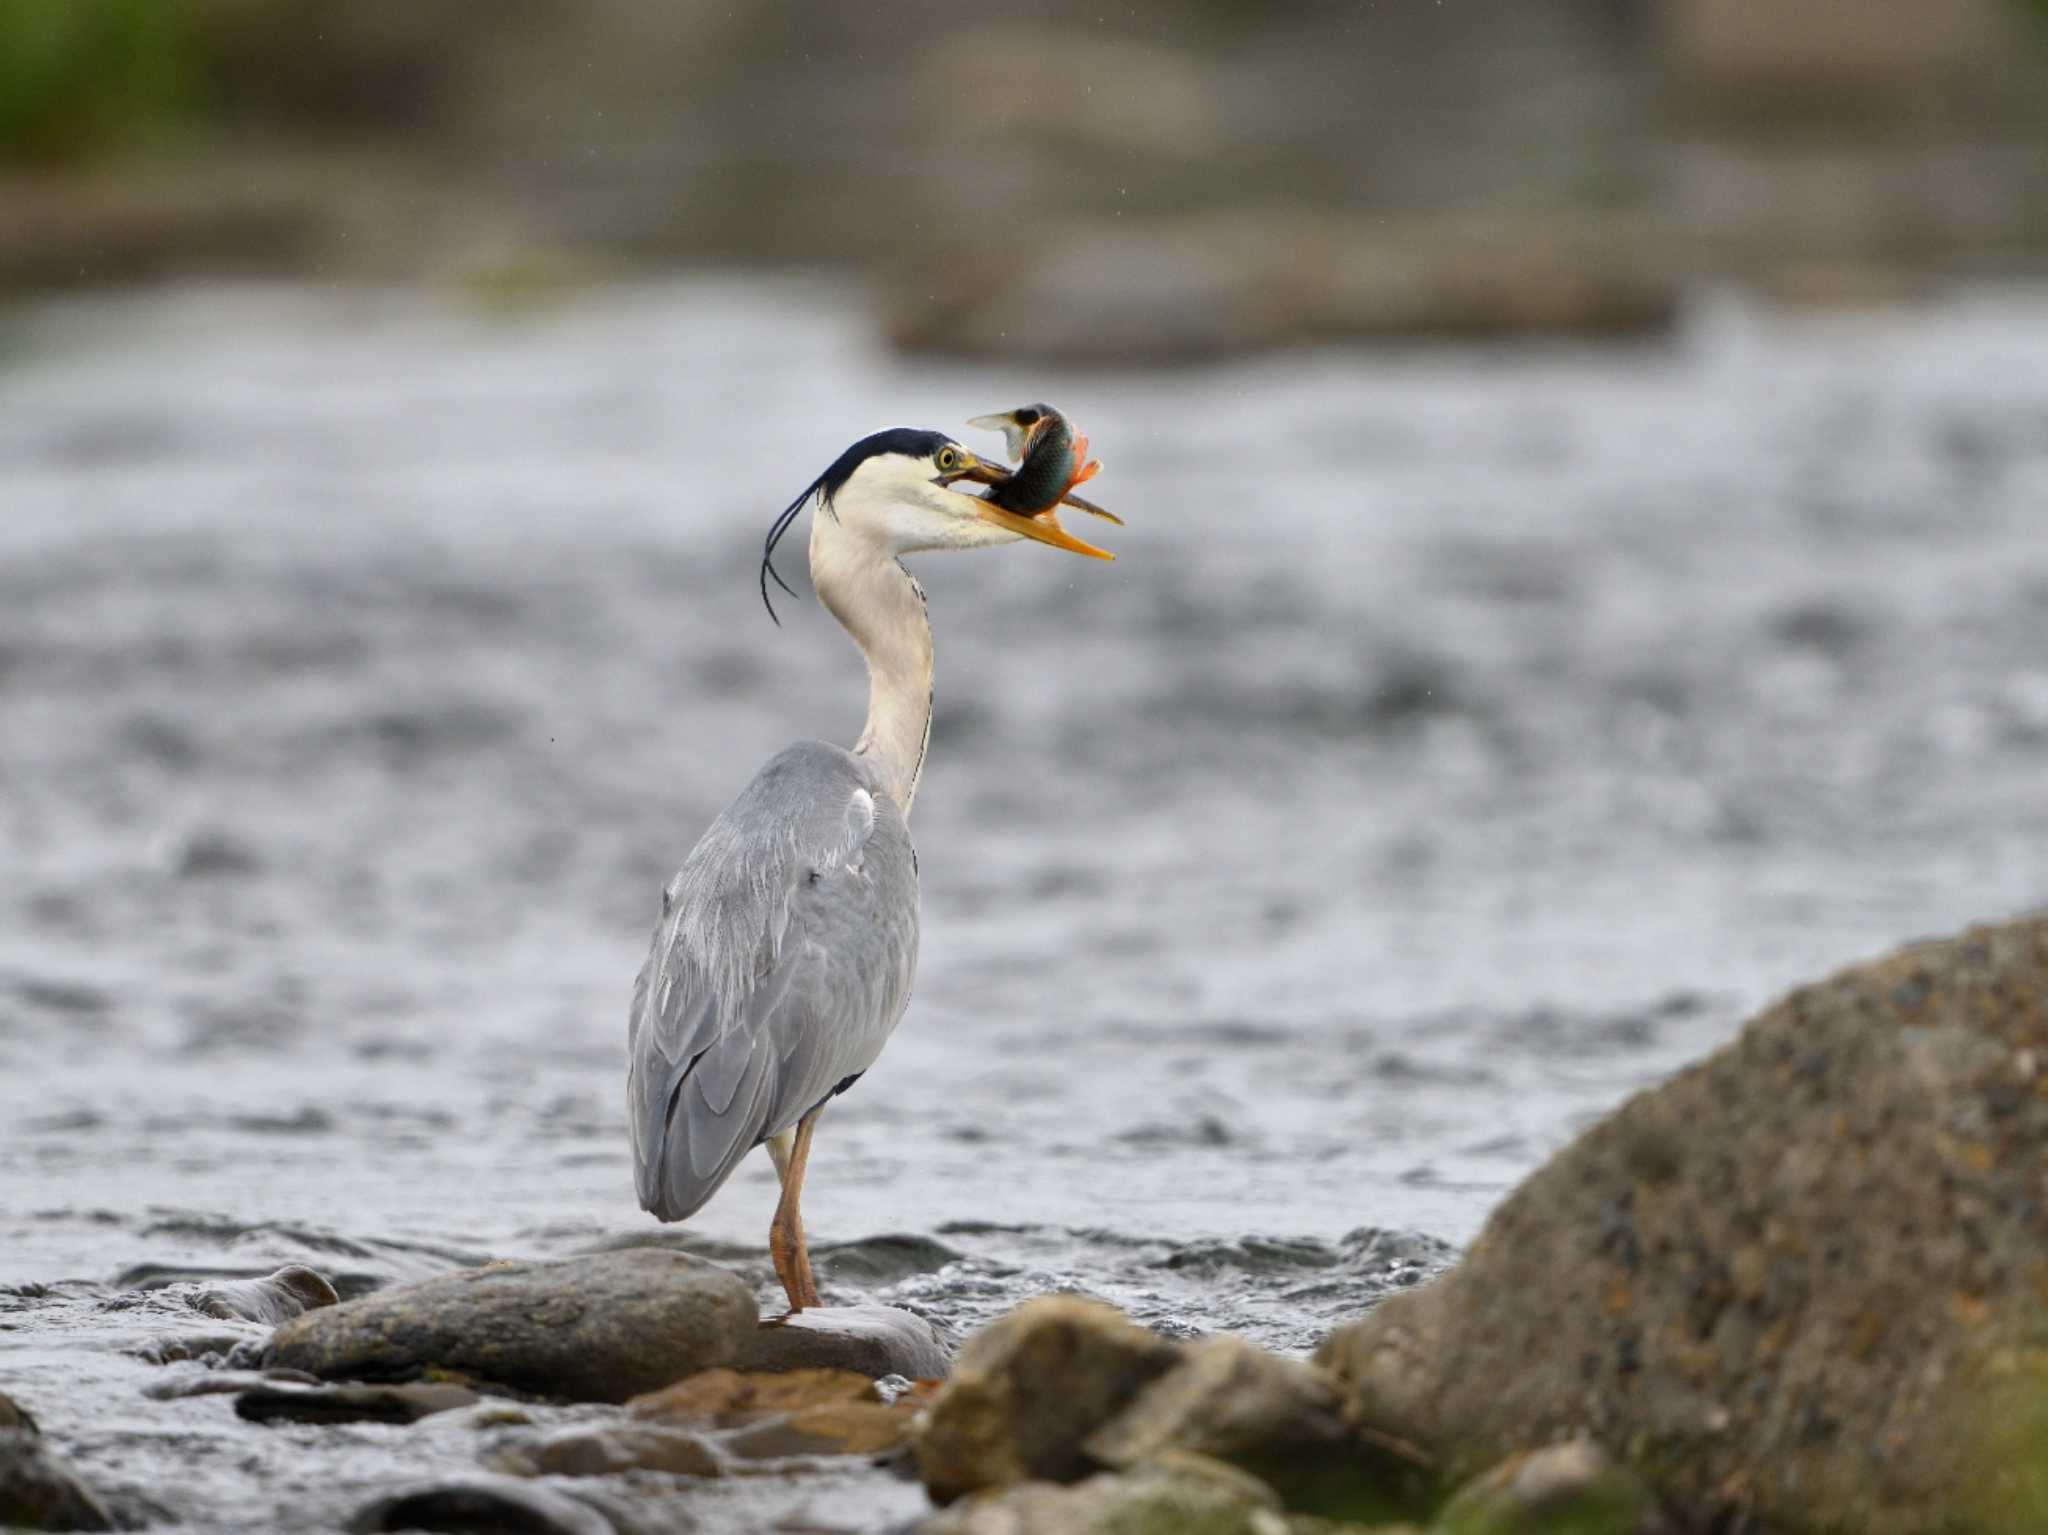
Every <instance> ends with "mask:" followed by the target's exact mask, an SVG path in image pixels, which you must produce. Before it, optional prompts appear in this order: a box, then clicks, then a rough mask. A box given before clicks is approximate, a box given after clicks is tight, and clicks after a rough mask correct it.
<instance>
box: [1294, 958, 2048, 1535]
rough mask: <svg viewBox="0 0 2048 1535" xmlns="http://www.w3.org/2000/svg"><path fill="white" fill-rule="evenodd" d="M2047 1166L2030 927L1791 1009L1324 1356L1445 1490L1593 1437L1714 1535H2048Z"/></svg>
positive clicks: (2039, 965)
mask: <svg viewBox="0 0 2048 1535" xmlns="http://www.w3.org/2000/svg"><path fill="white" fill-rule="evenodd" d="M2044 1161H2048V918H2041V917H2036V918H2032V919H2029V920H2025V921H2019V922H2014V923H2010V924H2007V925H2004V926H1999V927H1990V928H1980V929H1975V930H1973V931H1971V932H1968V933H1965V934H1964V935H1962V936H1961V937H1960V938H1956V939H1952V940H1948V941H1945V942H1940V943H1933V944H1926V945H1921V946H1916V947H1913V948H1909V949H1906V950H1903V951H1901V952H1899V953H1896V954H1893V955H1890V956H1888V957H1886V958H1884V959H1881V960H1877V961H1875V962H1873V963H1870V964H1866V965H1863V966H1860V967H1858V968H1855V969H1852V970H1848V971H1845V972H1843V973H1842V974H1840V975H1837V976H1835V977H1834V978H1832V979H1830V980H1827V981H1824V982H1821V983H1819V984H1817V985H1813V986H1808V987H1805V988H1802V989H1801V990H1799V991H1796V992H1794V993H1793V994H1792V995H1791V996H1790V997H1788V998H1786V999H1785V1000H1783V1001H1781V1002H1779V1003H1778V1004H1777V1005H1775V1006H1773V1007H1771V1008H1770V1009H1768V1010H1767V1011H1766V1012H1764V1013H1763V1014H1761V1015H1760V1016H1759V1017H1757V1018H1756V1019H1755V1020H1753V1021H1752V1022H1751V1023H1750V1024H1749V1025H1748V1027H1747V1028H1746V1029H1745V1030H1744V1031H1743V1034H1742V1036H1741V1037H1740V1039H1738V1040H1737V1041H1736V1042H1735V1043H1734V1044H1732V1045H1730V1046H1729V1047H1727V1048H1726V1049H1724V1050H1721V1051H1719V1052H1718V1053H1716V1054H1715V1055H1713V1056H1711V1057H1709V1058H1708V1059H1707V1060H1705V1061H1703V1062H1701V1063H1700V1064H1699V1065H1697V1066H1694V1067H1693V1068H1691V1069H1690V1070H1688V1071H1686V1072H1684V1073H1682V1074H1681V1075H1679V1076H1678V1077H1676V1078H1675V1079H1673V1080H1672V1081H1670V1082H1668V1083H1666V1084H1665V1085H1663V1086H1662V1087H1659V1088H1656V1089H1654V1090H1652V1091H1649V1092H1646V1093H1643V1094H1640V1095H1638V1096H1637V1097H1636V1098H1634V1099H1632V1100H1631V1101H1630V1102H1629V1103H1627V1104H1626V1105H1624V1106H1623V1107H1622V1108H1621V1109H1620V1110H1619V1111H1618V1112H1617V1113H1615V1114H1613V1115H1612V1116H1610V1117H1609V1118H1608V1119H1607V1120H1605V1121H1603V1122H1602V1123H1600V1124H1598V1125H1596V1126H1595V1127H1593V1128H1592V1129H1591V1130H1589V1131H1588V1132H1587V1133H1586V1134H1584V1135H1582V1136H1581V1137H1580V1138H1579V1139H1578V1140H1577V1141H1576V1142H1575V1143H1573V1144H1572V1145H1571V1146H1570V1147H1568V1148H1567V1149H1566V1150H1565V1151H1563V1152H1562V1153H1560V1154H1559V1155H1558V1156H1557V1157H1555V1158H1553V1159H1552V1160H1551V1162H1550V1163H1549V1164H1548V1165H1547V1166H1546V1167H1544V1168H1543V1169H1542V1170H1541V1171H1539V1172H1538V1173H1537V1174H1536V1175H1535V1176H1534V1177H1532V1178H1530V1179H1529V1180H1528V1181H1527V1182H1526V1183H1525V1184H1523V1185H1522V1187H1521V1188H1520V1189H1518V1190H1517V1191H1516V1192H1515V1193H1514V1195H1512V1196H1511V1197H1510V1198H1509V1199H1508V1200H1507V1201H1506V1202H1505V1203H1504V1204H1503V1205H1502V1206H1501V1207H1500V1208H1499V1209H1498V1210H1497V1211H1496V1212H1495V1213H1494V1216H1493V1218H1492V1219H1491V1220H1490V1221H1489V1222H1488V1224H1487V1227H1486V1230H1485V1232H1484V1233H1483V1234H1482V1235H1481V1237H1480V1239H1479V1241H1478V1242H1477V1243H1476V1244H1475V1245H1474V1246H1473V1247H1472V1249H1471V1250H1470V1252H1469V1253H1468V1254H1467V1256H1466V1257H1465V1259H1464V1261H1463V1262H1462V1263H1461V1264H1460V1265H1459V1266H1458V1267H1457V1268H1455V1269H1453V1270H1452V1271H1451V1273H1450V1274H1449V1275H1447V1276H1446V1277H1444V1278H1443V1279H1441V1280H1438V1281H1437V1282H1435V1283H1434V1284H1431V1285H1429V1286H1427V1287H1425V1288H1423V1289H1420V1290H1417V1291H1412V1292H1409V1293H1407V1294H1403V1295H1397V1296H1395V1297H1393V1298H1392V1299H1390V1300H1388V1301H1386V1302H1384V1303H1383V1304H1382V1305H1381V1306H1380V1307H1379V1309H1377V1310H1376V1311H1374V1312H1373V1313H1372V1314H1371V1315H1370V1316H1369V1317H1367V1318H1366V1319H1365V1320H1364V1321H1362V1322H1359V1323H1356V1324H1354V1325H1352V1326H1350V1327H1347V1328H1345V1329H1343V1330H1341V1331H1340V1332H1338V1333H1337V1334H1336V1335H1334V1336H1333V1337H1331V1338H1330V1339H1328V1340H1327V1341H1326V1342H1325V1344H1324V1345H1323V1347H1322V1349H1321V1350H1320V1351H1319V1353H1318V1355H1317V1358H1318V1361H1319V1362H1320V1363H1323V1364H1325V1365H1326V1366H1328V1367H1330V1368H1331V1369H1333V1370H1334V1371H1335V1372H1336V1373H1337V1374H1338V1375H1340V1376H1341V1377H1342V1378H1343V1379H1344V1380H1345V1381H1346V1383H1347V1389H1348V1390H1349V1391H1350V1393H1351V1396H1352V1406H1353V1410H1354V1411H1355V1412H1356V1413H1357V1414H1358V1415H1359V1417H1360V1420H1361V1421H1363V1422H1367V1423H1371V1424H1377V1425H1382V1426H1386V1427H1388V1428H1390V1429H1392V1430H1394V1431H1396V1432H1401V1433H1407V1434H1412V1435H1414V1436H1416V1437H1418V1438H1420V1439H1421V1440H1423V1441H1424V1442H1425V1444H1426V1445H1428V1446H1430V1447H1433V1448H1435V1449H1436V1450H1437V1451H1439V1453H1440V1454H1441V1456H1442V1457H1443V1458H1444V1460H1445V1461H1446V1463H1447V1470H1448V1471H1449V1473H1450V1474H1451V1475H1453V1476H1469V1475H1473V1474H1476V1473H1478V1472H1480V1471H1483V1470H1484V1469H1486V1467H1488V1466H1489V1465H1491V1464H1493V1463H1494V1462H1496V1461H1499V1460H1502V1459H1505V1458H1507V1457H1508V1456H1510V1455H1513V1454H1514V1453H1515V1452H1517V1451H1519V1450H1524V1449H1528V1448H1531V1447H1534V1446H1537V1445H1542V1444H1546V1443H1551V1442H1555V1441H1556V1440H1559V1439H1564V1438H1571V1437H1575V1436H1580V1435H1584V1436H1588V1437H1591V1438H1594V1439H1597V1440H1599V1441H1601V1442H1603V1443H1605V1444H1607V1445H1609V1446H1610V1447H1612V1448H1613V1449H1614V1450H1615V1451H1616V1452H1617V1453H1618V1454H1620V1455H1621V1456H1623V1457H1624V1458H1625V1459H1626V1460H1627V1461H1628V1462H1630V1463H1631V1464H1633V1465H1635V1466H1637V1467H1638V1468H1639V1469H1640V1470H1641V1471H1642V1472H1643V1474H1644V1475H1645V1476H1647V1477H1648V1478H1649V1479H1650V1481H1651V1483H1652V1488H1653V1491H1654V1492H1656V1493H1657V1494H1659V1495H1661V1497H1662V1498H1663V1501H1664V1502H1665V1504H1666V1506H1668V1507H1671V1508H1674V1509H1683V1510H1685V1511H1686V1512H1687V1515H1688V1517H1692V1518H1696V1519H1697V1521H1698V1522H1699V1523H1700V1524H1702V1525H1715V1526H1720V1527H1736V1526H1746V1525H1757V1524H1762V1525H1771V1524H1784V1525H1788V1526H1794V1527H1804V1526H1805V1525H1806V1524H1807V1523H1808V1522H1810V1520H1811V1518H1812V1517H1813V1514H1814V1511H1815V1510H1825V1511H1826V1517H1827V1520H1828V1522H1829V1525H1830V1527H1839V1528H1843V1529H1857V1530H1863V1531H1869V1532H1872V1535H1919V1532H1923V1531H1926V1532H1931V1531H1936V1530H1940V1531H1944V1532H1948V1531H1960V1530H1991V1529H2004V1528H2022V1527H2028V1526H2029V1525H2032V1526H2036V1527H2039V1526H2041V1525H2043V1524H2044V1523H2048V1505H2044V1503H2043V1502H2042V1501H2040V1500H2042V1499H2044V1498H2048V1493H2043V1492H2042V1491H2041V1490H2040V1483H2039V1481H2038V1479H2033V1478H2030V1476H2029V1475H2028V1468H2029V1467H2031V1466H2032V1465H2033V1464H2035V1463H2036V1462H2037V1460H2038V1455H2039V1446H2040V1443H2041V1442H2042V1440H2041V1439H2040V1438H2038V1437H2036V1438H2031V1439H2029V1438H2028V1436H2025V1435H2021V1436H2018V1437H2015V1434H2014V1431H2013V1429H2012V1425H2014V1424H2020V1423H2026V1422H2029V1421H2032V1422H2037V1423H2039V1424H2041V1425H2042V1427H2043V1428H2044V1429H2048V1353H2044V1351H2043V1350H2042V1349H2041V1348H2040V1346H2039V1340H2038V1331H2037V1329H2038V1318H2039V1316H2040V1315H2041V1305H2042V1301H2041V1291H2040V1289H2039V1276H2041V1275H2043V1274H2048V1226H2044V1225H2043V1223H2042V1222H2041V1220H2040V1216H2039V1211H2040V1181H2039V1180H2040V1169H2041V1167H2042V1165H2043V1163H2044ZM2022 1440H2025V1441H2026V1442H2022Z"/></svg>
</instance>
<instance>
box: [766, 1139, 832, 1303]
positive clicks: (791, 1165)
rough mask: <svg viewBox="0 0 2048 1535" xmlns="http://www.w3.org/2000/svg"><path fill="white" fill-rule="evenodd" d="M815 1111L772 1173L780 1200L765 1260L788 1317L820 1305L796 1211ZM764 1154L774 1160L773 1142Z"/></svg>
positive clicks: (799, 1214) (800, 1220)
mask: <svg viewBox="0 0 2048 1535" xmlns="http://www.w3.org/2000/svg"><path fill="white" fill-rule="evenodd" d="M818 1114H819V1110H818V1109H813V1110H811V1112H810V1113H808V1114H806V1115H805V1116H804V1117H803V1118H802V1119H800V1120H798V1121H797V1127H796V1138H795V1140H794V1141H793V1142H792V1143H791V1145H790V1148H789V1155H788V1159H787V1161H785V1160H784V1159H783V1158H781V1157H776V1158H775V1166H776V1171H777V1172H779V1173H781V1174H782V1198H781V1200H780V1201H778V1202H777V1204H776V1206H775V1223H774V1224H773V1225H772V1226H770V1227H769V1228H768V1256H769V1258H770V1259H771V1260H773V1262H774V1264H775V1277H776V1278H777V1279H780V1280H781V1281H782V1290H783V1293H784V1294H785V1295H787V1296H788V1297H789V1309H790V1311H791V1313H792V1314H794V1313H796V1312H799V1311H801V1310H803V1309H804V1307H806V1306H816V1305H819V1304H820V1301H819V1300H818V1286H817V1283H816V1281H814V1280H813V1279H812V1278H811V1252H810V1249H809V1248H808V1247H807V1246H805V1245H804V1220H803V1213H802V1211H801V1210H800V1209H799V1208H798V1206H799V1202H800V1201H801V1200H802V1199H803V1193H804V1164H805V1163H806V1162H808V1161H809V1160H810V1157H811V1131H812V1130H813V1129H814V1128H815V1127H816V1126H817V1123H818ZM768 1148H769V1149H768V1154H769V1155H770V1156H771V1157H774V1156H775V1142H774V1141H773V1140H771V1141H769V1143H768Z"/></svg>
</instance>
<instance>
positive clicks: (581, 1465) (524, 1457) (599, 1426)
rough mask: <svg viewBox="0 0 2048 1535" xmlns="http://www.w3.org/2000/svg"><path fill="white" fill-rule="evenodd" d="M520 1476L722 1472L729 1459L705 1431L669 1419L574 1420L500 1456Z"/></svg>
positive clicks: (499, 1464) (506, 1468)
mask: <svg viewBox="0 0 2048 1535" xmlns="http://www.w3.org/2000/svg"><path fill="white" fill-rule="evenodd" d="M494 1463H495V1464H496V1465H497V1467H498V1468H499V1469H500V1470H503V1471H509V1472H511V1473H513V1474H514V1475H518V1476H616V1475H618V1474H620V1473H621V1472H625V1471H661V1472H666V1473H668V1474H669V1475H672V1476H722V1475H723V1474H724V1472H725V1463H724V1461H722V1460H721V1459H720V1458H719V1455H718V1452H717V1451H716V1450H715V1449H713V1448H712V1447H711V1442H710V1441H709V1440H708V1439H706V1438H705V1437H704V1436H703V1435H702V1434H698V1433H693V1432H692V1431H690V1430H689V1429H686V1428H680V1427H677V1426H676V1425H674V1424H669V1423H572V1424H569V1425H568V1426H567V1427H564V1428H558V1429H554V1430H552V1431H550V1432H548V1433H546V1434H542V1435H539V1436H538V1437H536V1438H533V1439H530V1440H527V1441H525V1442H523V1443H520V1444H516V1445H513V1446H512V1447H511V1448H509V1449H507V1450H505V1451H503V1452H501V1453H500V1454H499V1455H498V1456H496V1457H495V1462H494Z"/></svg>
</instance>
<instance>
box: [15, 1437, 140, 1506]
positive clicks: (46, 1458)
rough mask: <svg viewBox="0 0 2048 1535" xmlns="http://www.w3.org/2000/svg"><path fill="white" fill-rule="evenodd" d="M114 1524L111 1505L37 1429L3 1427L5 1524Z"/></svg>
mask: <svg viewBox="0 0 2048 1535" xmlns="http://www.w3.org/2000/svg"><path fill="white" fill-rule="evenodd" d="M113 1528H114V1517H113V1515H112V1514H110V1513H108V1512H107V1507H106V1505H105V1504H104V1503H102V1502H100V1500H99V1498H98V1497H97V1496H95V1495H94V1493H93V1492H92V1490H91V1489H90V1488H88V1487H87V1486H86V1485H85V1484H84V1483H83V1482H81V1481H79V1480H78V1478H77V1477H76V1476H74V1475H73V1474H72V1472H71V1469H70V1468H69V1467H68V1466H66V1465H65V1464H64V1463H63V1462H62V1461H61V1460H59V1459H58V1458H57V1457H56V1456H55V1455H53V1454H51V1453H50V1450H49V1448H48V1446H47V1445H45V1444H44V1442H43V1441H42V1439H41V1438H39V1437H38V1436H37V1435H36V1433H35V1432H34V1431H33V1430H32V1429H19V1428H16V1429H6V1430H4V1431H0V1529H9V1530H16V1529H19V1530H111V1529H113Z"/></svg>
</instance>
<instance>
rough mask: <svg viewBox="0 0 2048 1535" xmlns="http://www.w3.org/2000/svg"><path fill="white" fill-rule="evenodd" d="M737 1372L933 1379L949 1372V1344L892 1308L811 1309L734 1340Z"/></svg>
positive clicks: (931, 1329)
mask: <svg viewBox="0 0 2048 1535" xmlns="http://www.w3.org/2000/svg"><path fill="white" fill-rule="evenodd" d="M733 1364H734V1366H735V1368H738V1369H742V1370H854V1371H858V1372H859V1373H860V1374H862V1375H865V1376H867V1377H868V1378H869V1379H871V1380H878V1379H880V1378H881V1377H882V1376H884V1375H901V1376H904V1377H905V1378H906V1379H909V1380H937V1379H938V1378H939V1377H940V1376H942V1375H944V1374H945V1373H946V1372H947V1371H948V1370H950V1369H951V1368H952V1367H953V1344H952V1340H951V1339H950V1338H948V1337H947V1336H946V1335H945V1334H944V1333H942V1332H941V1331H940V1330H939V1329H938V1328H937V1327H935V1326H933V1325H932V1324H931V1323H930V1322H928V1321H926V1320H925V1319H924V1318H923V1317H921V1316H914V1315H912V1314H911V1313H910V1312H908V1311H899V1310H898V1309H896V1307H894V1306H813V1307H811V1308H810V1309H809V1310H807V1311H799V1312H797V1313H796V1314H795V1315H793V1316H787V1317H783V1318H781V1319H779V1320H775V1321H768V1322H763V1323H762V1324H761V1325H760V1326H759V1327H758V1328H756V1329H755V1330H754V1331H753V1332H752V1333H751V1334H749V1335H748V1336H747V1337H745V1338H743V1339H741V1340H740V1346H739V1352H738V1353H737V1354H736V1355H735V1356H734V1358H733Z"/></svg>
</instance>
